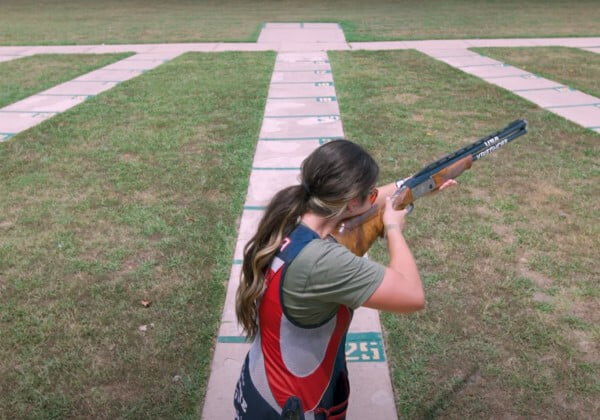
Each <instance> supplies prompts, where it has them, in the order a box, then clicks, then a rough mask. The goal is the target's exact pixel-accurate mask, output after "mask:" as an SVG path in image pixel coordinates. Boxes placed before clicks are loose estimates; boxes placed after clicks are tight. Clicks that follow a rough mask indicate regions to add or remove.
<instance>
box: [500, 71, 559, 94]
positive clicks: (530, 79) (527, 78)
mask: <svg viewBox="0 0 600 420" xmlns="http://www.w3.org/2000/svg"><path fill="white" fill-rule="evenodd" d="M489 82H490V83H493V84H495V85H497V86H500V87H502V88H504V89H508V90H512V91H517V90H527V89H554V88H557V87H564V86H563V85H561V84H559V83H557V82H555V81H553V80H548V79H544V78H543V77H539V76H535V75H532V74H526V75H523V76H514V77H499V78H497V79H491V80H489Z"/></svg>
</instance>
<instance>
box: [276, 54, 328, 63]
mask: <svg viewBox="0 0 600 420" xmlns="http://www.w3.org/2000/svg"><path fill="white" fill-rule="evenodd" d="M307 61H308V62H313V63H314V62H317V63H315V64H321V63H323V62H329V58H328V57H327V53H325V52H322V51H315V52H285V53H279V54H277V62H278V63H298V62H307Z"/></svg>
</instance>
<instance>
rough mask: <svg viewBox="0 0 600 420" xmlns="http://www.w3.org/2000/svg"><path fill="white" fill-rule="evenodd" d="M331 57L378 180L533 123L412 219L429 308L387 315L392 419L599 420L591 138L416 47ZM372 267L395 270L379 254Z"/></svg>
mask: <svg viewBox="0 0 600 420" xmlns="http://www.w3.org/2000/svg"><path fill="white" fill-rule="evenodd" d="M330 57H331V59H332V63H333V70H334V79H335V81H336V90H337V94H338V98H339V102H340V107H341V112H342V120H343V122H344V130H345V132H346V134H347V136H348V138H350V139H354V140H356V141H358V142H360V143H362V144H363V145H365V146H366V147H367V148H368V149H369V151H371V152H372V153H373V155H374V156H375V157H376V158H377V160H378V161H379V163H380V166H381V172H382V182H389V181H391V180H394V179H398V178H400V177H404V176H407V175H409V174H410V173H413V172H415V171H416V170H418V169H420V168H421V167H422V166H423V165H424V164H426V163H428V162H431V161H432V160H434V159H435V158H437V157H440V156H441V155H444V154H445V153H449V152H451V151H454V150H456V149H458V148H459V147H461V146H464V145H466V144H468V143H470V142H472V141H474V140H476V139H477V138H480V137H483V136H485V135H487V134H490V133H492V132H493V131H495V130H497V129H500V128H502V127H504V125H505V124H507V123H508V122H510V121H512V120H514V119H517V118H525V119H527V120H528V121H529V123H530V133H528V134H527V135H526V136H524V137H521V138H519V139H517V140H515V142H513V143H511V144H510V145H508V146H506V147H505V148H503V149H502V150H500V151H498V152H497V153H494V154H492V155H490V156H488V157H486V158H485V159H482V160H481V161H478V162H476V163H475V164H474V167H473V168H472V169H471V170H470V171H468V172H467V173H465V174H463V176H461V178H460V179H459V182H460V186H459V187H458V188H457V189H456V190H454V191H450V192H448V193H447V194H439V195H437V196H434V197H430V198H425V199H423V200H421V201H419V202H418V203H417V205H416V208H415V211H414V212H413V213H412V214H411V215H410V216H409V219H408V225H407V231H406V236H407V239H408V241H409V243H410V245H411V248H412V249H413V252H414V254H415V256H416V258H417V263H418V265H419V267H420V270H421V273H422V276H423V279H424V281H425V284H426V293H427V302H428V304H427V305H428V306H427V309H426V310H425V311H423V312H421V313H417V314H414V315H411V316H404V317H396V316H391V315H384V317H383V321H384V326H385V330H386V341H387V349H388V354H389V356H390V364H391V368H392V377H393V381H394V386H395V393H396V394H395V395H396V402H397V405H398V409H399V414H400V415H402V416H403V417H407V418H429V417H435V416H444V417H447V418H465V417H481V416H483V417H490V416H491V417H502V416H517V417H521V416H525V417H530V416H532V417H540V416H541V417H578V418H579V417H583V418H585V417H593V413H595V412H597V409H598V405H597V401H598V395H599V393H600V389H599V388H598V382H597V376H598V372H599V367H600V353H599V352H598V346H597V345H596V343H597V342H598V336H599V331H600V330H599V328H598V327H597V326H598V325H599V323H598V319H597V317H598V315H597V311H595V312H594V310H593V309H592V308H597V307H598V304H600V296H599V295H598V289H597V284H598V280H599V279H600V272H599V271H598V264H597V252H596V250H597V249H598V248H599V247H600V242H599V240H598V238H600V231H599V228H600V227H599V226H598V223H597V220H598V216H600V214H599V213H598V208H599V207H600V206H599V201H598V197H600V190H599V187H598V186H597V185H595V183H594V182H593V179H594V178H597V176H598V174H599V173H600V172H599V169H600V168H599V167H598V158H599V157H600V155H599V154H598V149H597V147H596V144H597V142H598V138H599V137H598V135H597V134H595V133H592V132H590V131H588V130H585V129H583V128H581V127H579V126H576V125H574V124H572V123H570V122H567V121H565V120H563V119H562V118H560V117H557V116H555V115H552V114H550V113H548V112H546V111H544V110H541V109H539V108H537V107H536V106H535V105H532V104H530V103H528V102H526V101H524V100H522V99H520V98H518V97H516V96H514V95H512V94H510V93H508V92H506V91H504V90H502V89H499V88H496V87H494V86H492V85H488V84H486V83H485V82H482V81H481V80H479V79H477V78H474V77H471V76H468V75H465V74H464V73H462V72H459V71H457V70H455V69H452V68H450V67H449V66H446V65H445V64H443V63H440V62H436V61H434V60H432V59H430V58H428V57H426V56H424V55H421V54H419V53H417V52H414V51H397V52H356V53H346V52H343V53H342V52H339V53H331V54H330ZM413 95H414V96H418V97H419V99H418V101H415V102H412V103H411V101H405V102H404V103H402V102H395V101H394V99H395V98H396V97H398V96H403V97H413ZM371 255H372V256H373V257H374V258H377V259H379V260H381V261H385V260H386V257H385V255H386V252H385V250H384V249H383V248H382V246H381V245H380V244H378V245H376V247H375V249H374V250H373V252H372V253H371ZM558 396H561V397H560V398H558Z"/></svg>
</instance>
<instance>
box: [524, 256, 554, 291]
mask: <svg viewBox="0 0 600 420" xmlns="http://www.w3.org/2000/svg"><path fill="white" fill-rule="evenodd" d="M528 262H529V258H528V257H527V256H522V257H521V258H519V263H518V269H519V274H520V275H521V276H523V277H526V278H528V279H529V280H531V281H533V282H534V283H535V284H536V285H537V286H538V287H542V288H546V287H550V286H552V284H553V283H554V281H553V280H552V279H551V278H549V277H547V276H545V275H543V274H541V273H538V272H537V271H533V270H531V269H529V268H528V267H527V263H528Z"/></svg>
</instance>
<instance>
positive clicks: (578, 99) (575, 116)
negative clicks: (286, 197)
mask: <svg viewBox="0 0 600 420" xmlns="http://www.w3.org/2000/svg"><path fill="white" fill-rule="evenodd" d="M480 46H481V47H484V46H503V47H517V46H567V47H575V48H582V49H585V50H587V51H590V52H595V53H599V52H600V38H554V39H487V40H480V39H472V40H443V41H399V42H358V43H347V42H346V41H345V39H344V35H343V32H342V31H341V29H340V27H339V26H338V25H337V24H326V23H315V24H302V23H291V24H290V23H285V24H283V23H273V24H271V23H269V24H266V25H265V26H264V28H263V31H262V32H261V34H260V37H259V40H258V42H257V43H190V44H142V45H88V46H56V47H43V46H31V47H27V46H25V47H0V62H1V61H9V60H14V59H18V58H21V57H26V56H31V55H35V54H101V53H115V52H127V51H132V52H135V53H136V55H134V56H132V57H129V58H126V59H124V60H121V61H119V62H116V63H113V64H111V65H108V66H105V67H103V68H101V69H98V70H95V71H93V72H90V73H88V74H86V75H83V76H80V77H78V78H76V79H74V80H72V81H69V82H67V83H63V84H61V85H58V86H55V87H53V88H51V89H48V90H46V91H44V92H40V93H38V94H36V95H33V96H31V97H29V98H26V99H24V100H22V101H19V102H17V103H14V104H11V105H9V106H7V107H5V108H2V109H0V141H3V140H8V139H9V138H11V137H13V136H14V135H15V134H17V133H19V132H21V131H23V130H26V129H28V128H30V127H32V126H34V125H36V124H39V123H40V122H42V121H44V120H46V119H48V118H51V117H52V116H54V115H56V114H57V113H60V112H63V111H65V110H67V109H70V108H71V107H73V106H76V105H77V104H79V103H81V102H83V101H85V99H87V98H88V97H90V96H93V95H97V94H99V93H101V92H103V91H106V90H108V89H111V88H112V87H114V86H116V85H117V84H118V83H120V82H122V81H125V80H129V79H131V78H133V77H136V76H138V75H140V74H142V73H143V72H144V71H147V70H150V69H153V68H156V67H157V66H159V65H161V64H162V63H164V62H166V61H169V60H171V59H173V58H174V57H177V56H178V55H180V54H182V53H185V52H220V51H268V50H275V51H277V52H278V55H277V59H276V63H275V68H274V72H273V75H272V78H271V84H270V88H269V94H268V98H267V103H266V107H265V113H264V119H263V124H262V128H261V132H260V137H259V139H258V143H257V148H256V154H255V156H254V162H253V167H252V172H251V175H250V183H249V187H248V193H247V197H246V203H245V206H244V211H243V215H242V219H241V224H240V228H239V237H238V239H237V245H236V249H235V253H234V261H233V265H232V269H231V273H230V279H229V283H228V290H227V297H226V302H225V306H224V310H223V317H222V322H221V326H220V329H219V336H218V340H217V345H216V349H215V352H214V356H213V362H212V370H211V376H210V380H209V383H208V390H207V395H206V398H205V406H204V410H203V414H202V417H203V418H206V419H221V418H231V417H233V406H232V398H233V390H234V386H235V382H236V380H237V377H238V375H239V371H240V367H241V364H242V361H243V359H244V357H245V355H246V353H247V351H248V347H249V345H248V344H246V343H244V339H243V337H242V336H241V331H240V330H239V328H238V326H237V322H236V319H235V313H234V299H235V290H236V289H237V286H238V282H239V274H240V268H241V260H242V249H243V246H244V245H245V243H246V242H247V241H248V240H249V239H250V237H251V236H252V234H253V233H254V229H255V228H256V225H257V223H258V220H259V219H260V217H261V216H262V213H263V211H264V207H265V205H266V204H267V203H268V201H269V199H270V198H271V197H272V195H273V194H274V193H275V192H276V191H278V190H279V189H281V188H284V187H286V186H289V185H294V184H297V183H298V174H299V167H300V164H301V162H302V160H303V159H304V158H305V157H306V156H307V155H308V154H309V153H310V152H311V151H312V150H314V149H315V148H316V147H318V146H319V145H320V144H322V143H324V142H327V141H329V140H331V139H334V138H338V137H343V135H344V133H343V128H342V122H341V119H340V112H339V107H338V103H337V97H336V93H335V85H334V80H333V75H332V72H331V67H330V64H329V60H328V57H327V53H326V51H327V50H396V49H417V50H418V51H421V52H423V53H425V54H427V55H429V56H431V57H433V58H435V59H437V60H440V61H443V62H445V63H447V64H449V65H451V66H453V67H456V68H458V69H460V70H461V71H464V72H466V73H469V74H472V75H475V76H477V77H480V78H482V79H483V80H485V81H487V82H489V83H493V84H496V85H497V86H500V87H502V88H505V89H508V90H510V91H511V92H514V93H515V94H517V95H519V96H521V97H523V98H525V99H527V100H530V101H532V102H534V103H536V104H538V105H540V106H541V107H544V108H546V109H548V110H549V111H551V112H554V113H556V114H558V115H561V116H563V117H565V118H567V119H570V120H571V121H573V122H575V123H577V124H580V125H582V126H584V127H587V128H589V129H592V130H594V131H596V132H600V100H598V98H595V97H593V96H591V95H587V94H584V93H582V92H578V91H574V90H572V89H569V88H568V87H567V86H563V85H561V84H559V83H556V82H553V81H551V80H548V79H543V78H540V77H538V76H536V75H533V74H531V73H528V72H525V71H523V70H520V69H518V68H515V67H512V66H508V65H505V64H503V63H501V62H499V61H496V60H493V59H490V58H488V57H484V56H482V55H479V54H477V53H474V52H472V51H469V50H468V48H470V47H480ZM399 71H401V70H399ZM346 355H347V359H348V362H349V369H350V376H351V387H352V398H351V401H350V409H349V417H348V418H350V419H359V418H360V419H362V418H369V417H371V418H382V419H394V418H396V408H395V406H394V399H393V392H392V387H391V381H390V377H389V369H388V366H387V362H386V357H385V349H384V347H383V340H382V336H381V328H380V324H379V317H378V313H377V311H373V310H368V309H364V308H361V309H360V310H358V311H356V313H355V317H354V320H353V323H352V326H351V329H350V333H349V334H348V342H347V346H346Z"/></svg>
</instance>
